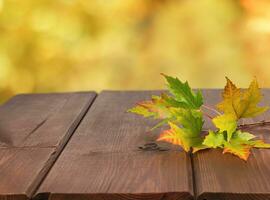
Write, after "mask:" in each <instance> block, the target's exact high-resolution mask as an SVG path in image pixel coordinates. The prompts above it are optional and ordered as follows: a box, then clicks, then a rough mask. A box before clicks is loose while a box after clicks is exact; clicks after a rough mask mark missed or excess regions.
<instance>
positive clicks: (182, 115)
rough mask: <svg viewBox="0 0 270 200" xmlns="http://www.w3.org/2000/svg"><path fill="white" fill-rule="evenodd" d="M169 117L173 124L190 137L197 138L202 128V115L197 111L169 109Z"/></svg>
mask: <svg viewBox="0 0 270 200" xmlns="http://www.w3.org/2000/svg"><path fill="white" fill-rule="evenodd" d="M170 111H171V115H172V116H174V122H175V123H177V124H179V125H181V126H182V127H183V128H184V129H186V132H189V134H190V135H191V136H198V135H200V133H201V130H202V127H203V117H202V113H201V112H200V111H198V110H193V109H183V108H171V109H170Z"/></svg>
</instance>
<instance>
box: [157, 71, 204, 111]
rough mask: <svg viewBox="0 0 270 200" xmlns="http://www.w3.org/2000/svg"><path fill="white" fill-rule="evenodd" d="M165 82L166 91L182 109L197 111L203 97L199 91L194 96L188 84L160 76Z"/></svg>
mask: <svg viewBox="0 0 270 200" xmlns="http://www.w3.org/2000/svg"><path fill="white" fill-rule="evenodd" d="M162 75H163V76H164V77H165V78H166V80H167V82H168V89H169V91H170V92H171V94H172V95H173V96H174V98H175V100H176V101H177V102H179V103H181V105H182V107H184V108H191V109H199V108H200V107H201V105H202V104H203V96H202V93H201V91H198V92H197V93H196V94H195V93H194V92H193V91H192V90H191V88H190V86H189V84H188V82H185V83H183V82H181V81H180V80H179V79H178V78H173V77H171V76H167V75H165V74H162Z"/></svg>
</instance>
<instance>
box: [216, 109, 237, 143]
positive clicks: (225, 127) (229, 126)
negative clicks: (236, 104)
mask: <svg viewBox="0 0 270 200" xmlns="http://www.w3.org/2000/svg"><path fill="white" fill-rule="evenodd" d="M212 121H213V123H214V124H215V126H216V127H217V128H219V130H220V131H221V132H224V131H226V133H227V141H230V139H231V137H232V134H233V133H234V132H235V130H236V128H237V121H236V119H235V117H234V116H233V115H231V114H225V115H219V116H217V117H215V118H213V120H212Z"/></svg>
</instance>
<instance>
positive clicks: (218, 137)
mask: <svg viewBox="0 0 270 200" xmlns="http://www.w3.org/2000/svg"><path fill="white" fill-rule="evenodd" d="M224 141H225V140H224V135H223V134H222V133H215V132H214V131H209V134H208V135H207V136H206V137H205V139H204V141H203V145H205V146H207V147H211V148H217V147H221V146H222V145H223V143H224Z"/></svg>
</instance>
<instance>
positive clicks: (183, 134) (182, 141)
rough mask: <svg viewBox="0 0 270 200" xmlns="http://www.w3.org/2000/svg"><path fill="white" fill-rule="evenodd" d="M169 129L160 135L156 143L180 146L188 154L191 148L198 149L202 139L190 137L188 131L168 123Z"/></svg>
mask: <svg viewBox="0 0 270 200" xmlns="http://www.w3.org/2000/svg"><path fill="white" fill-rule="evenodd" d="M169 125H170V129H169V130H165V131H164V132H163V133H162V134H160V136H159V138H158V139H157V141H166V142H169V143H172V144H175V145H180V146H182V148H183V149H184V150H185V151H186V152H189V151H190V148H191V147H200V146H201V144H202V138H200V137H198V136H192V135H190V132H189V131H188V129H184V128H180V127H178V126H177V125H176V124H174V123H172V122H169Z"/></svg>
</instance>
